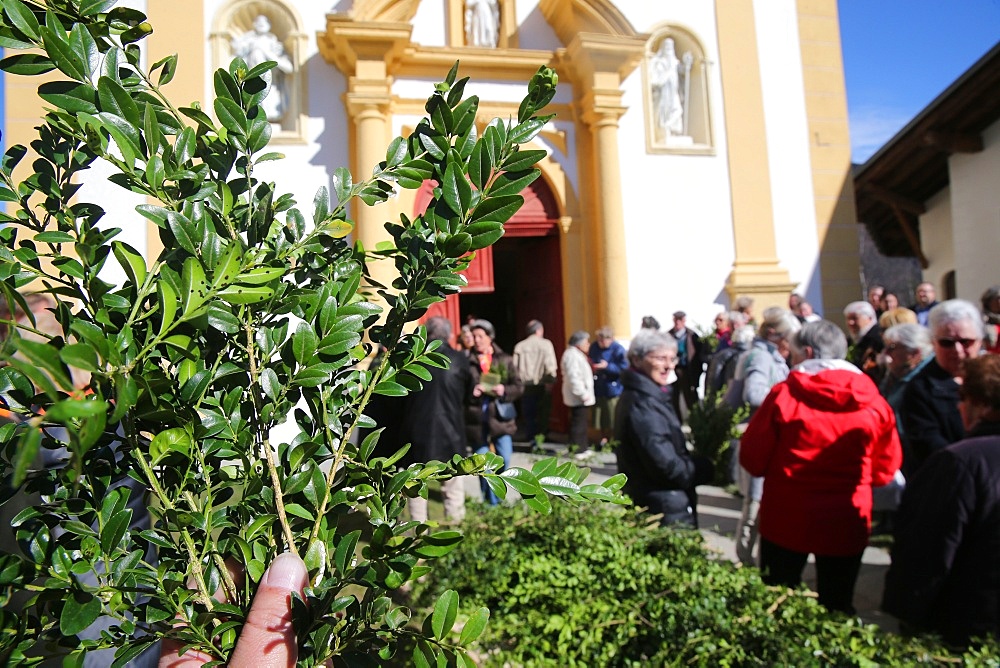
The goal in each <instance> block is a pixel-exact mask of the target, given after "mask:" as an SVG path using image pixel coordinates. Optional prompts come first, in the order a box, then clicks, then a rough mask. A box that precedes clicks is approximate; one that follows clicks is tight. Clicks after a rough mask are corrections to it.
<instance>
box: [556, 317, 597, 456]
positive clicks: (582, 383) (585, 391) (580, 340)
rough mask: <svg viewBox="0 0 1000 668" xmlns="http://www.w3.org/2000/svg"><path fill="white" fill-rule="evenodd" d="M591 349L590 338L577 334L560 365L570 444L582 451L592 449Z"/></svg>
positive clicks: (586, 335)
mask: <svg viewBox="0 0 1000 668" xmlns="http://www.w3.org/2000/svg"><path fill="white" fill-rule="evenodd" d="M589 348H590V334H588V333H587V332H584V331H579V332H574V333H573V335H572V336H571V337H569V346H567V348H566V350H565V351H564V352H563V355H562V360H561V361H560V363H559V371H560V373H562V377H563V384H562V395H563V403H564V404H566V408H568V409H569V443H570V444H572V445H577V446H580V447H581V448H586V447H587V446H588V445H589V442H588V439H587V423H588V422H589V420H588V417H589V416H588V414H589V412H590V410H589V409H590V407H591V406H593V405H594V402H595V398H594V370H593V369H592V368H591V367H590V360H589V359H588V358H587V350H588V349H589Z"/></svg>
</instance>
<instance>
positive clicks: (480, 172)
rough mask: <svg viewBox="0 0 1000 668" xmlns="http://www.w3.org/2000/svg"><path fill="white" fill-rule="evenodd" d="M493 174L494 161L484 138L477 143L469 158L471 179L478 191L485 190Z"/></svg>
mask: <svg viewBox="0 0 1000 668" xmlns="http://www.w3.org/2000/svg"><path fill="white" fill-rule="evenodd" d="M492 173H493V163H492V159H491V158H490V155H489V151H488V150H487V143H486V139H485V138H482V139H480V140H479V141H477V142H476V145H475V147H473V149H472V155H470V156H469V178H470V179H471V180H472V183H473V184H474V185H475V186H476V189H477V190H483V188H485V187H486V182H487V181H489V178H490V176H491V175H492Z"/></svg>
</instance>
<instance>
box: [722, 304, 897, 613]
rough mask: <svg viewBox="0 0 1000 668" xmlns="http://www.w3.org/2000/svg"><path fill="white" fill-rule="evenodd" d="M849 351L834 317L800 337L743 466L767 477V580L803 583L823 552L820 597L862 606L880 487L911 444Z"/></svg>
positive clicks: (844, 606)
mask: <svg viewBox="0 0 1000 668" xmlns="http://www.w3.org/2000/svg"><path fill="white" fill-rule="evenodd" d="M846 352H847V339H846V337H845V336H844V333H843V332H842V331H840V329H839V328H838V327H837V326H836V325H834V324H833V323H832V322H829V321H826V320H822V321H819V322H812V323H808V324H806V325H805V326H804V327H803V328H802V329H801V330H800V331H799V332H798V333H797V334H795V335H794V336H793V338H792V364H794V365H795V366H794V368H793V369H792V371H791V373H790V374H789V376H788V379H787V380H785V381H784V382H781V383H779V384H777V385H775V386H774V388H773V389H772V390H771V393H770V394H769V395H768V397H767V399H765V401H764V403H763V404H762V405H761V407H760V408H759V409H758V410H757V413H756V414H755V415H754V417H753V419H751V420H750V424H749V426H748V427H747V430H746V433H745V434H744V435H743V439H742V441H741V442H740V464H742V465H743V467H744V468H746V469H747V471H749V472H750V473H751V474H753V475H757V476H764V496H763V499H762V500H761V506H760V537H761V549H760V555H761V556H760V566H761V571H763V577H764V581H765V582H767V583H768V584H773V585H787V586H789V587H795V586H797V585H798V584H799V583H800V582H801V580H802V569H803V568H804V567H805V564H806V559H807V558H808V557H809V555H810V554H815V555H816V575H817V580H818V582H817V585H818V587H817V588H818V589H819V602H820V603H821V604H823V605H824V606H826V607H827V608H829V609H831V610H841V611H843V612H846V613H848V614H853V612H854V606H853V604H852V601H853V598H854V584H855V582H856V580H857V577H858V570H859V569H860V567H861V556H862V554H863V553H864V550H865V547H866V546H867V545H868V535H869V533H870V531H871V512H872V491H871V488H872V486H878V485H885V484H886V483H888V482H889V481H890V480H891V479H892V476H893V474H894V473H895V472H896V470H897V469H898V468H899V465H900V463H901V462H902V450H901V448H900V445H899V438H898V436H897V435H896V421H895V417H894V416H893V412H892V409H891V408H890V407H889V405H888V404H887V403H886V402H885V399H883V398H882V397H881V395H880V394H879V392H878V388H876V387H875V384H874V383H873V382H872V381H871V379H870V378H868V377H867V376H866V375H864V374H863V373H861V371H860V370H859V369H858V368H857V367H855V366H854V365H852V364H849V363H847V362H845V361H844V356H845V354H846Z"/></svg>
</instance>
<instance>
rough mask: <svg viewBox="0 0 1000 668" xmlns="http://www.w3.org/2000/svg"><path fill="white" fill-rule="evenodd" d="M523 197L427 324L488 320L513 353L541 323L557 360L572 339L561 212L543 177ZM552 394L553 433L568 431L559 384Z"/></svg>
mask: <svg viewBox="0 0 1000 668" xmlns="http://www.w3.org/2000/svg"><path fill="white" fill-rule="evenodd" d="M433 187H434V184H433V183H431V182H426V183H424V185H423V187H422V188H421V189H420V191H419V192H418V193H417V196H416V201H415V203H414V215H417V214H419V213H420V212H422V211H423V210H424V209H425V208H426V207H427V203H428V202H429V201H430V198H431V191H432V190H433ZM521 196H522V197H524V205H523V206H522V207H521V209H520V210H519V211H518V212H517V213H516V214H515V215H514V216H513V217H512V218H511V219H510V220H509V221H508V222H507V224H506V225H504V236H503V237H501V239H500V240H499V241H497V242H496V243H495V244H493V246H491V247H489V248H484V249H483V250H481V251H478V252H477V254H476V258H475V259H474V260H473V261H472V263H471V264H470V266H469V269H468V271H467V272H465V273H466V278H467V279H468V281H469V285H468V286H467V287H466V288H465V289H463V290H462V292H461V293H460V294H458V295H451V296H449V297H448V298H447V299H446V300H445V301H444V302H442V303H440V304H435V305H434V306H432V307H431V308H430V309H429V310H428V312H427V314H426V315H425V316H424V318H422V320H426V319H427V318H429V317H432V316H435V315H440V316H444V317H446V318H448V319H449V320H451V323H452V327H453V330H454V331H456V332H457V331H458V330H459V329H460V327H461V325H462V324H463V323H465V322H467V321H468V320H469V319H470V318H485V319H487V320H489V321H490V322H492V323H493V326H494V327H495V328H496V333H497V338H496V342H497V344H498V345H499V346H500V348H501V349H503V350H504V351H505V352H508V353H509V352H512V351H513V349H514V344H516V343H517V342H518V341H519V340H521V339H522V338H524V330H525V327H526V326H527V324H528V322H529V321H531V320H534V319H537V320H541V321H542V323H543V324H544V325H545V337H546V338H547V339H550V340H551V341H552V343H553V344H554V345H555V349H556V356H557V358H558V357H559V356H561V355H562V351H563V349H565V347H566V339H567V336H566V330H565V324H564V312H563V285H562V275H563V273H562V259H561V250H560V235H559V207H558V203H557V200H556V197H555V195H554V193H553V192H552V189H551V188H550V187H549V185H548V183H547V182H546V181H545V179H544V178H539V179H536V180H535V182H534V183H532V184H531V185H530V186H528V187H527V188H525V189H524V190H523V191H522V192H521ZM553 394H554V400H553V411H552V419H551V423H550V430H553V431H559V432H563V431H565V426H566V413H565V408H564V407H563V406H562V402H561V401H560V399H559V397H560V396H561V394H560V388H559V386H558V385H557V386H556V387H555V388H554V391H553Z"/></svg>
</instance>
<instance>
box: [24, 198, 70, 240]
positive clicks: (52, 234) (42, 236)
mask: <svg viewBox="0 0 1000 668" xmlns="http://www.w3.org/2000/svg"><path fill="white" fill-rule="evenodd" d="M8 201H16V200H8ZM35 241H36V242H37V243H42V244H72V243H76V237H74V236H73V235H72V234H69V233H67V232H57V231H55V230H51V231H48V232H39V233H38V234H36V235H35Z"/></svg>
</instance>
